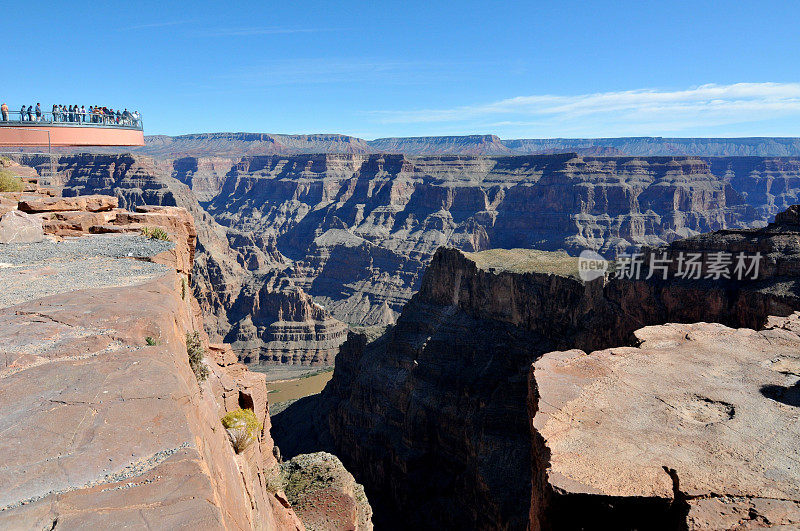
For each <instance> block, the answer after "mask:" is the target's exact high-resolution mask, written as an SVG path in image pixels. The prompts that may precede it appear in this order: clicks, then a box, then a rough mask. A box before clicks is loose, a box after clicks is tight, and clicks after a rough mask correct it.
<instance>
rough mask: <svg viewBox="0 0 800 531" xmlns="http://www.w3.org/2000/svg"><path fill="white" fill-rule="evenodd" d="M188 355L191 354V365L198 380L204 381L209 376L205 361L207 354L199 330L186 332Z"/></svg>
mask: <svg viewBox="0 0 800 531" xmlns="http://www.w3.org/2000/svg"><path fill="white" fill-rule="evenodd" d="M186 355H187V356H189V367H191V368H192V372H193V373H194V375H195V377H196V378H197V381H198V382H204V381H205V380H206V378H208V367H206V364H205V363H203V358H204V357H205V356H206V349H204V348H203V344H202V343H201V342H200V334H199V333H197V332H187V333H186Z"/></svg>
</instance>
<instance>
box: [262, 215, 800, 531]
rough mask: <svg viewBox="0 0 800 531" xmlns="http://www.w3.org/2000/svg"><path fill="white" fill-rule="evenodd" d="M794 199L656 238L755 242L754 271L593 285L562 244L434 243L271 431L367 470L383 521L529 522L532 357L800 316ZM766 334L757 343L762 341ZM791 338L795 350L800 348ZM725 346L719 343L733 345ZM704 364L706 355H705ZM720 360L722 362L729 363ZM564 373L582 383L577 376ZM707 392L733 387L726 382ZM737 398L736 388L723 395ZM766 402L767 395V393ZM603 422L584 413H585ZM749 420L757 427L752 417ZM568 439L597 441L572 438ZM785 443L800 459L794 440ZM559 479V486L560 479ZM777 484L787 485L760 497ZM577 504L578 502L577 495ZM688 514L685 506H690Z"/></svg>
mask: <svg viewBox="0 0 800 531" xmlns="http://www.w3.org/2000/svg"><path fill="white" fill-rule="evenodd" d="M798 212H800V207H792V208H791V209H789V210H788V211H786V212H785V213H782V214H781V215H779V216H777V219H776V222H775V223H774V224H771V225H769V226H768V227H765V228H762V229H757V230H723V231H718V232H716V233H710V234H706V235H701V236H696V237H693V238H689V239H686V240H679V241H675V242H673V243H672V244H670V245H669V246H667V247H666V248H664V249H663V250H659V251H658V252H659V253H660V252H667V253H679V252H681V251H682V250H692V251H693V252H700V253H701V254H702V255H703V263H704V264H707V263H708V262H709V259H710V258H709V257H710V256H711V255H712V254H713V253H714V252H716V251H719V250H724V251H726V252H731V253H737V252H740V251H742V252H748V253H755V252H760V253H761V254H762V257H763V260H762V270H761V275H760V276H759V280H758V281H753V280H742V281H739V280H736V279H721V280H720V281H712V280H706V279H702V278H701V279H699V280H691V279H685V280H684V279H676V278H674V277H669V278H668V279H667V280H661V279H659V278H658V277H653V278H651V279H650V280H646V279H645V277H646V276H647V271H646V270H644V271H643V278H642V279H640V280H635V279H631V280H628V279H614V280H611V281H609V282H604V281H603V280H602V279H598V280H596V281H593V282H588V283H584V282H582V281H581V280H579V279H578V278H577V271H578V270H577V260H576V259H574V258H570V257H569V256H567V255H565V254H560V253H555V254H554V253H546V252H541V251H531V250H510V251H504V250H491V251H483V252H478V253H464V252H461V251H458V250H454V249H443V250H440V251H439V252H437V253H436V255H435V257H434V259H433V261H432V263H431V265H430V266H429V268H428V270H427V271H426V273H425V276H424V278H423V280H422V285H421V287H420V291H419V293H417V294H416V295H415V296H414V297H413V298H412V299H411V301H410V302H409V303H408V304H407V305H406V307H405V308H404V310H403V313H402V315H401V316H400V318H399V319H398V321H397V323H396V325H395V326H394V327H393V328H391V329H390V330H389V331H387V332H386V333H385V334H383V335H381V336H379V337H378V338H370V337H369V336H368V334H367V333H355V332H351V334H350V336H349V338H348V341H347V342H346V343H345V344H344V345H342V347H341V349H340V353H339V355H338V356H337V358H336V371H335V373H334V376H333V378H332V380H331V381H330V383H329V384H328V386H327V387H326V388H325V390H324V391H323V393H322V394H321V395H320V396H319V397H315V398H307V399H303V400H301V401H298V402H297V403H295V404H293V405H291V406H290V407H289V408H287V409H286V410H285V411H284V412H282V413H281V414H279V415H277V416H276V419H275V423H274V429H273V436H274V437H275V438H276V440H277V441H278V443H279V444H280V445H281V447H282V449H283V451H284V453H285V454H286V455H293V454H294V453H300V452H308V451H314V450H319V449H325V450H328V451H332V452H333V453H336V455H338V456H339V457H340V458H341V459H342V461H343V462H344V463H345V465H346V466H347V467H348V469H349V470H351V471H353V473H354V474H355V476H356V478H357V479H358V480H359V481H360V482H363V483H364V485H365V487H366V489H367V493H368V495H369V496H370V500H371V502H372V503H373V507H376V523H379V524H383V525H388V526H391V525H393V524H394V523H395V522H397V521H398V520H397V519H398V518H399V515H402V518H403V519H404V521H405V522H410V523H411V525H417V526H422V527H446V528H451V527H460V528H510V529H523V528H525V527H527V526H528V525H529V523H530V517H531V516H530V513H529V510H530V508H531V505H530V502H529V500H530V497H531V494H532V492H531V484H533V495H534V498H535V499H538V498H536V496H543V493H544V492H546V488H548V487H547V483H546V482H545V481H543V480H541V476H537V475H536V474H534V476H533V483H532V476H531V467H533V469H534V472H535V471H536V470H541V467H543V466H546V463H545V462H544V461H542V460H541V459H540V458H541V457H542V456H546V451H544V452H543V451H539V452H538V453H537V452H534V458H533V459H531V446H532V443H531V440H532V434H531V431H530V423H529V421H530V417H529V415H528V409H527V403H528V390H529V382H528V374H529V371H530V366H531V363H532V362H534V361H535V360H537V359H539V358H540V357H541V356H542V355H543V354H544V353H547V352H551V351H561V350H568V349H572V348H576V347H578V348H580V349H581V350H583V351H591V350H597V349H605V348H609V347H620V346H626V345H635V344H636V343H637V342H638V340H639V338H640V337H644V336H637V335H636V333H635V332H636V330H638V329H641V328H642V327H644V326H648V325H658V324H662V323H666V322H683V323H693V322H697V321H706V322H708V321H717V322H720V323H724V324H726V325H728V326H731V327H733V328H738V327H749V328H755V329H761V328H763V327H764V325H765V323H766V322H767V320H768V318H769V316H788V315H791V314H792V312H794V311H797V310H798V309H800V268H799V266H800V224H798V219H799V218H800V214H798ZM700 329H702V327H700V328H698V330H700ZM720 329H721V328H720ZM726 330H727V329H726ZM642 333H643V332H642ZM642 333H640V334H642ZM687 333H690V332H689V329H687ZM727 333H728V332H726V334H727ZM759 333H760V332H759ZM776 333H779V332H776ZM754 334H757V333H756V332H752V334H751V335H753V336H752V337H755V336H754ZM690 335H691V334H690ZM772 335H774V334H772ZM772 335H770V334H766V335H765V336H763V337H764V339H758V342H757V344H765V343H764V342H765V341H768V339H767V338H771V337H772ZM748 337H750V336H748ZM731 339H732V337H728V338H727V339H726V340H725V341H728V342H730V341H731ZM792 341H795V342H794V343H788V344H787V346H786V349H785V350H786V351H787V352H788V351H791V349H793V348H794V349H796V348H797V346H798V343H797V342H796V340H792ZM662 346H663V347H664V348H665V349H666V348H668V347H669V345H662ZM676 348H678V347H676ZM681 348H683V347H681ZM687 348H690V347H687ZM754 348H755V347H754ZM709 349H710V350H709V352H711V350H713V348H712V347H709ZM719 355H720V356H722V357H725V356H726V354H725V351H724V350H723V351H720V352H719ZM763 355H764V356H769V354H768V353H764V354H763ZM664 356H665V357H664V358H663V359H664V360H665V361H663V363H665V364H668V363H669V361H668V358H667V357H666V356H667V354H666V353H665V354H664ZM542 359H545V358H542ZM637 359H638V358H637ZM759 359H761V358H759ZM766 359H767V358H763V360H766ZM727 361H728V362H730V364H732V365H733V366H737V368H736V370H733V369H731V372H730V373H726V375H725V378H729V377H730V378H731V380H724V381H729V382H733V381H735V380H736V378H738V376H737V375H738V374H740V372H737V371H748V369H747V364H745V365H744V366H739V364H738V362H737V360H736V359H727ZM676 363H677V362H676ZM696 363H702V361H701V358H698V359H697V360H696ZM716 363H719V364H720V366H724V365H725V363H726V361H725V359H720V360H719V361H718V362H717V361H715V365H714V366H717V365H716ZM637 367H638V366H635V367H633V368H631V369H630V370H631V371H633V370H634V369H637ZM637 370H640V371H645V372H646V371H648V370H652V371H656V368H652V369H649V368H646V367H644V368H643V367H638V369H637ZM658 370H666V368H663V367H662V368H661V369H658ZM759 374H760V376H756V375H754V376H753V378H756V379H760V380H762V382H761V383H762V384H763V385H777V384H776V382H777V380H778V379H780V377H779V376H777V375H773V374H772V373H770V372H762V373H759ZM766 375H770V376H774V378H772V379H770V378H767V377H766ZM773 380H774V381H773ZM677 383H680V382H677ZM677 383H676V385H677ZM564 385H566V386H567V388H568V389H572V388H571V387H569V386H570V385H572V383H571V382H570V381H566V382H564ZM643 385H644V383H643ZM709 385H711V384H709ZM715 385H716V384H715ZM720 385H723V384H720ZM711 387H714V386H711ZM646 388H647V386H646V385H645V389H646ZM750 391H752V390H750ZM750 391H748V396H750V397H751V398H752V397H754V396H755V395H754V394H753V393H752V392H750ZM675 392H676V393H686V394H689V395H690V394H691V393H693V392H695V390H694V389H693V388H692V386H691V385H688V384H687V387H686V388H680V389H678V390H676V391H675ZM708 393H710V394H713V393H712V392H711V391H708ZM722 394H724V393H722ZM704 396H705V395H704ZM710 398H711V399H712V400H715V401H723V402H724V401H726V398H725V396H722V395H720V394H715V395H714V396H713V397H710ZM737 400H738V399H737V398H736V397H734V396H730V397H729V399H728V400H727V402H730V403H733V402H736V401H737ZM701 402H702V401H701ZM554 403H555V402H554ZM770 404H771V403H770V402H768V401H764V402H760V405H759V407H768V406H769V405H770ZM598 407H599V406H598ZM775 407H782V406H779V405H776V406H775ZM787 411H788V412H786V414H785V415H784V413H781V414H777V413H776V414H775V415H774V416H773V417H772V418H774V419H777V420H775V422H776V423H777V424H781V426H783V428H786V423H787V422H789V421H793V422H795V423H796V420H797V419H798V418H799V417H798V411H797V410H796V408H795V409H794V410H787ZM598 414H599V413H598ZM787 419H788V420H787ZM593 421H594V420H593V417H587V420H586V422H593ZM750 427H751V429H752V430H755V431H758V430H759V427H758V426H757V425H753V424H750ZM721 429H726V428H721ZM656 433H657V431H654V432H653V434H650V435H652V436H655V435H654V434H656ZM715 433H716V432H708V433H707V434H706V439H704V442H703V443H702V444H709V445H717V446H719V447H720V448H722V447H724V445H725V441H726V439H724V438H716V435H715ZM751 435H753V436H756V435H757V434H756V433H751ZM745 437H747V434H745ZM787 437H790V436H787ZM728 440H729V441H733V439H728ZM734 442H735V441H734ZM565 444H567V445H569V444H570V442H569V441H567V442H566V443H565ZM570 448H572V451H575V452H579V453H580V452H590V451H591V447H584V446H582V445H580V444H577V443H575V445H574V446H572V447H570ZM565 451H566V450H565ZM726 451H730V452H737V451H738V450H736V448H731V449H729V450H726ZM789 451H790V453H791V452H794V454H793V455H794V456H795V458H800V456H798V455H797V453H796V447H790V448H789ZM564 459H566V458H564ZM670 462H672V461H670V460H669V459H667V460H665V463H664V464H669V463H670ZM708 466H710V467H713V466H714V465H713V464H709V465H708ZM556 472H558V470H556ZM605 473H607V474H611V475H613V473H614V472H613V470H610V469H608V470H605ZM662 473H663V471H662ZM687 473H688V474H691V472H688V471H686V472H684V474H687ZM698 473H699V474H702V472H698ZM753 473H754V474H758V473H757V472H753ZM662 479H669V475H668V474H664V478H662ZM762 479H763V481H767V478H766V477H763V478H762ZM796 479H797V478H796V477H795V481H796ZM721 481H725V482H727V481H728V480H727V479H725V478H722V479H721ZM556 486H559V487H562V485H560V484H558V485H555V484H554V485H553V486H552V488H555V487H556ZM730 486H731V489H728V490H727V491H726V492H730V493H732V492H733V491H734V490H735V489H734V488H733V487H734V486H735V483H733V482H731V483H730ZM559 492H560V491H559ZM681 492H683V491H681ZM781 492H782V493H786V492H789V491H786V490H785V489H784V490H783V491H781ZM684 493H685V494H687V495H688V494H689V492H684ZM585 494H592V493H584V494H581V495H578V496H576V497H574V498H571V499H575V500H576V501H575V502H574V503H576V504H580V503H586V504H587V505H586V508H587V511H588V513H589V514H593V513H591V511H590V510H589V508H590V507H593V505H592V504H594V503H597V504H598V506H599V505H602V504H603V503H607V502H608V500H605V501H601V502H597V501H596V500H594V499H592V498H591V497H589V499H587V496H586V495H585ZM772 496H774V497H775V498H776V499H777V498H779V497H780V496H778V495H777V494H770V495H768V496H766V498H770V497H772ZM634 497H635V496H634ZM612 501H613V500H612ZM640 501H642V500H638V501H637V500H634V501H632V502H631V503H632V504H633V505H636V503H638V502H640ZM673 501H674V497H673V498H669V499H667V498H662V499H661V500H660V501H659V500H655V501H654V505H653V506H652V507H651V508H652V509H653V510H655V508H656V507H658V510H659V511H662V512H664V514H666V511H669V510H670V509H669V506H670V505H671V504H672V503H673ZM795 501H796V500H795ZM642 503H644V502H642ZM709 503H711V502H709ZM765 503H770V502H769V501H768V500H767V501H765ZM792 503H794V501H792ZM659 504H660V505H659ZM790 505H791V504H790ZM565 507H566V506H565ZM570 507H572V509H573V510H577V509H575V507H577V505H575V506H570ZM742 507H744V505H742ZM539 509H540V505H539V504H538V502H537V505H536V510H539ZM592 510H593V509H592ZM737 510H738V509H737ZM598 514H600V513H598ZM670 514H671V513H670ZM681 514H683V517H685V511H684V513H681ZM706 516H707V515H706ZM704 517H705V516H703V518H704ZM698 518H700V517H698ZM620 521H621V522H622V521H624V520H620ZM675 521H677V520H675ZM675 521H671V522H673V523H674V522H675ZM531 525H533V527H535V523H534V524H531ZM623 527H624V526H623Z"/></svg>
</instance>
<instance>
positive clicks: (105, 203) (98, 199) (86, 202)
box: [19, 195, 119, 212]
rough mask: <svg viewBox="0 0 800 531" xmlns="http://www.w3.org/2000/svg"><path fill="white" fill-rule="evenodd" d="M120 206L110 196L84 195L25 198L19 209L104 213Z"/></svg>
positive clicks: (116, 200)
mask: <svg viewBox="0 0 800 531" xmlns="http://www.w3.org/2000/svg"><path fill="white" fill-rule="evenodd" d="M118 206H119V200H118V199H117V198H116V197H113V196H110V195H84V196H80V197H36V198H25V199H22V200H21V201H20V202H19V209H20V210H23V211H25V212H62V211H66V210H82V211H88V212H103V211H106V210H113V209H115V208H117V207H118Z"/></svg>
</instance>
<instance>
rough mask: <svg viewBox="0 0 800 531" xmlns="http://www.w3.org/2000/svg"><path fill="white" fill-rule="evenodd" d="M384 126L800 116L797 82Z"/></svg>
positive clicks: (657, 127)
mask: <svg viewBox="0 0 800 531" xmlns="http://www.w3.org/2000/svg"><path fill="white" fill-rule="evenodd" d="M370 114H371V115H372V117H373V118H374V119H376V120H377V121H378V122H379V123H384V124H398V123H399V124H414V123H416V124H423V123H427V124H434V123H438V124H457V123H461V124H466V125H476V126H481V127H486V126H488V127H492V126H496V127H514V128H524V127H532V128H536V129H537V130H539V129H542V128H550V129H558V130H563V131H567V132H571V131H575V132H580V131H583V130H587V129H588V128H592V129H597V128H598V127H602V126H605V127H606V129H607V130H608V131H609V134H613V133H614V132H617V131H619V132H643V131H644V132H646V131H650V132H654V131H676V130H681V129H687V126H691V125H703V126H718V125H725V124H734V123H748V122H761V121H764V120H768V119H771V118H778V117H785V116H786V115H787V114H793V115H794V114H800V83H735V84H731V85H715V84H709V85H701V86H697V87H693V88H689V89H685V90H671V91H670V90H658V89H638V90H627V91H620V92H599V93H591V94H580V95H576V96H558V95H532V96H519V97H515V98H509V99H504V100H500V101H496V102H491V103H486V104H480V105H472V106H461V107H453V108H449V109H419V110H380V111H372V112H371V113H370Z"/></svg>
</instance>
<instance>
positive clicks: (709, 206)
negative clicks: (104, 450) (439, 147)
mask: <svg viewBox="0 0 800 531" xmlns="http://www.w3.org/2000/svg"><path fill="white" fill-rule="evenodd" d="M798 194H800V161H798V160H797V159H760V158H729V159H708V160H705V159H698V158H685V157H662V158H655V157H651V158H630V157H625V158H622V157H608V158H606V157H579V156H575V155H572V154H564V155H550V156H519V157H467V156H438V157H407V156H404V155H309V156H294V157H281V156H274V157H249V158H243V159H242V160H241V161H240V162H239V163H238V164H237V165H236V166H235V167H234V168H233V169H232V170H231V172H230V173H229V174H228V178H227V179H226V180H225V182H224V184H223V186H222V188H221V189H220V191H219V193H218V194H217V196H216V197H215V198H214V199H213V200H212V201H211V202H210V203H208V205H207V207H206V208H207V210H208V211H209V212H210V213H211V214H212V215H213V216H214V219H215V220H216V221H218V222H219V223H221V224H223V225H225V226H228V227H231V228H235V229H237V230H240V231H243V232H253V233H257V234H271V235H274V238H275V242H276V246H277V249H278V250H279V251H280V253H281V254H283V255H284V256H286V257H287V258H288V259H290V260H291V264H292V265H291V268H290V275H291V276H292V277H293V278H294V280H295V283H296V284H297V285H298V286H300V287H302V288H303V290H304V291H306V292H307V293H309V294H310V295H312V296H313V297H314V299H315V300H317V301H319V302H320V303H321V304H323V305H324V306H325V308H326V309H327V310H328V311H330V312H331V313H332V315H333V316H334V317H336V318H338V319H340V320H342V321H345V322H349V323H356V324H363V325H375V324H387V323H390V322H392V321H393V319H394V317H395V316H396V314H397V312H399V310H400V308H402V306H403V304H405V302H407V301H408V300H409V299H410V297H411V295H412V294H413V293H414V292H415V291H416V290H417V289H419V281H420V277H421V272H422V271H423V269H424V267H425V266H426V264H427V263H429V261H430V259H431V257H432V256H433V253H434V252H435V251H436V249H438V248H439V247H440V246H452V247H456V248H459V249H462V250H464V251H480V250H484V249H489V248H514V247H524V248H536V249H544V250H558V249H563V250H566V251H568V252H570V253H575V254H577V253H579V252H580V251H581V250H582V249H585V248H590V249H597V250H599V251H600V252H601V253H604V254H606V255H612V256H613V255H614V254H615V253H616V252H618V251H625V250H628V249H631V248H633V247H635V246H638V245H659V244H664V243H668V242H671V241H674V240H676V239H678V238H684V237H688V236H692V235H695V234H698V233H701V232H708V231H713V230H719V229H724V228H735V227H748V226H757V225H760V224H764V223H765V222H766V221H767V220H769V219H771V217H772V216H774V214H775V213H776V212H778V211H779V210H781V209H784V208H786V207H787V206H788V205H790V204H792V203H793V202H795V201H797V200H798Z"/></svg>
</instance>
